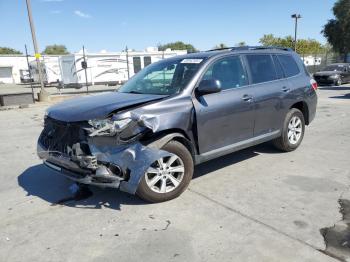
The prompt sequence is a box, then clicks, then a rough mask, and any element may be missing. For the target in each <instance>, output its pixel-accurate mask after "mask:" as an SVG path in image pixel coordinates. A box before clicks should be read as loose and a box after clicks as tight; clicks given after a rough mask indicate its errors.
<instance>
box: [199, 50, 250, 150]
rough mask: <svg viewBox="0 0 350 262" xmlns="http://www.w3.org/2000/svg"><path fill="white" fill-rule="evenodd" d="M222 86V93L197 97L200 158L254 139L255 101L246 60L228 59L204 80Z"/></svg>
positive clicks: (213, 65)
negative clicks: (209, 80) (212, 81)
mask: <svg viewBox="0 0 350 262" xmlns="http://www.w3.org/2000/svg"><path fill="white" fill-rule="evenodd" d="M208 79H215V80H219V81H220V82H221V89H222V91H221V92H219V93H213V94H207V95H201V96H198V95H196V98H195V99H194V101H193V103H194V107H195V110H196V120H197V135H198V144H199V151H200V154H203V153H208V152H210V151H213V150H217V149H220V148H223V147H225V146H230V145H233V144H235V143H238V142H241V141H243V140H247V139H249V138H252V137H253V130H254V100H253V96H252V94H253V90H252V88H251V87H250V86H249V85H248V79H247V75H246V71H245V69H244V66H243V63H242V59H241V57H240V56H238V55H233V56H228V57H225V58H221V59H219V60H216V61H214V62H213V64H212V65H210V66H209V68H208V69H207V71H206V73H205V74H204V76H203V77H202V80H208Z"/></svg>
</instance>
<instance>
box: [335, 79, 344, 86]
mask: <svg viewBox="0 0 350 262" xmlns="http://www.w3.org/2000/svg"><path fill="white" fill-rule="evenodd" d="M342 84H343V81H342V80H341V79H340V78H339V79H338V80H337V82H335V85H336V86H341V85H342Z"/></svg>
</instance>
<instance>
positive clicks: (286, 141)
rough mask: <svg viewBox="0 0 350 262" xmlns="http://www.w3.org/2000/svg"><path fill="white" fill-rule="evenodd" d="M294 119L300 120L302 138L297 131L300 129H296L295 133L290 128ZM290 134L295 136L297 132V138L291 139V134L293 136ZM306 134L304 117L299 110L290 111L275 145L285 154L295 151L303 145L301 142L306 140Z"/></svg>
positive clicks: (274, 142)
mask: <svg viewBox="0 0 350 262" xmlns="http://www.w3.org/2000/svg"><path fill="white" fill-rule="evenodd" d="M294 119H299V120H300V130H301V133H300V136H299V133H297V129H298V130H299V128H294V131H293V130H291V129H290V128H289V125H290V124H291V121H294ZM289 132H291V133H292V134H294V132H295V136H294V135H292V136H290V138H289V134H291V133H289ZM304 133H305V119H304V115H303V113H302V112H301V111H300V110H299V109H296V108H292V109H291V110H289V112H288V113H287V115H286V118H285V120H284V123H283V128H282V134H281V136H280V137H278V138H276V139H275V140H273V144H274V146H275V147H276V148H277V149H279V150H281V151H283V152H290V151H294V150H295V149H297V148H298V147H299V145H300V144H301V141H302V140H303V138H304ZM294 138H298V139H294Z"/></svg>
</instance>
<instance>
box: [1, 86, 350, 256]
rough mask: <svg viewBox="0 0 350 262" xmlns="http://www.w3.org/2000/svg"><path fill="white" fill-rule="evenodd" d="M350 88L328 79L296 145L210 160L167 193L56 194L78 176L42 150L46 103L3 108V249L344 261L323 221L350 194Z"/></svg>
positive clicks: (333, 216) (335, 217)
mask: <svg viewBox="0 0 350 262" xmlns="http://www.w3.org/2000/svg"><path fill="white" fill-rule="evenodd" d="M349 93H350V87H346V86H343V87H341V88H327V87H321V88H320V90H319V91H318V95H319V104H318V111H317V116H316V119H315V121H314V122H313V123H312V124H311V126H309V127H308V128H307V129H306V134H305V137H304V141H303V143H302V145H301V147H300V148H299V149H298V150H297V151H295V152H291V153H280V152H278V151H276V150H274V149H273V147H271V146H270V145H269V144H263V145H259V146H256V147H253V148H250V149H246V150H243V151H240V152H237V153H234V154H230V155H228V156H225V157H222V158H220V159H216V160H212V161H210V162H208V163H205V164H202V165H200V166H198V167H197V168H196V171H195V177H194V179H193V180H192V182H191V184H190V187H189V189H188V190H187V191H186V192H184V194H183V195H182V196H180V198H178V199H175V200H173V201H170V202H166V203H161V204H147V203H144V202H143V201H141V200H139V199H138V198H137V197H135V196H132V195H128V194H126V193H122V192H118V191H115V190H112V189H106V190H103V189H98V188H92V193H93V194H92V196H90V197H88V198H86V199H83V200H80V201H75V200H74V199H73V200H71V201H65V202H63V204H62V205H54V204H55V203H58V202H59V201H60V200H61V199H66V198H69V197H70V196H71V192H70V189H69V188H70V187H71V185H72V182H71V181H69V180H67V179H65V178H63V177H62V176H60V175H58V174H57V173H55V171H51V170H49V169H48V168H46V167H44V166H43V165H42V164H41V162H40V160H39V159H38V158H37V156H36V141H37V138H38V136H39V132H40V131H41V128H42V127H41V124H42V118H43V114H44V111H45V109H46V108H45V106H40V105H35V106H33V107H30V108H25V109H14V110H8V111H0V126H1V128H0V137H1V140H0V163H1V169H0V170H1V171H0V174H1V176H0V258H1V259H0V260H1V261H11V262H12V261H118V262H119V261H128V262H130V261H268V262H271V261H276V262H277V261H278V262H279V261H298V262H299V261H318V262H320V261H337V259H336V258H333V257H332V256H331V255H327V254H325V253H323V252H321V251H322V250H324V249H325V242H324V239H323V236H322V235H321V233H320V229H322V228H327V227H332V226H334V225H335V224H336V223H337V222H338V221H341V220H342V214H341V213H340V212H339V204H338V200H339V199H340V198H342V199H346V200H350V194H349V186H350V165H349V155H350V147H349V145H350V132H349V130H350V121H349V120H350V99H349V98H350V96H349ZM334 252H336V251H334Z"/></svg>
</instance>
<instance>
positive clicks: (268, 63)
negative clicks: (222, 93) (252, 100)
mask: <svg viewBox="0 0 350 262" xmlns="http://www.w3.org/2000/svg"><path fill="white" fill-rule="evenodd" d="M247 61H248V65H249V68H250V72H251V74H252V83H253V84H258V83H263V82H268V81H273V80H276V79H277V76H276V71H275V66H274V64H273V62H272V58H271V56H270V55H247Z"/></svg>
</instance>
